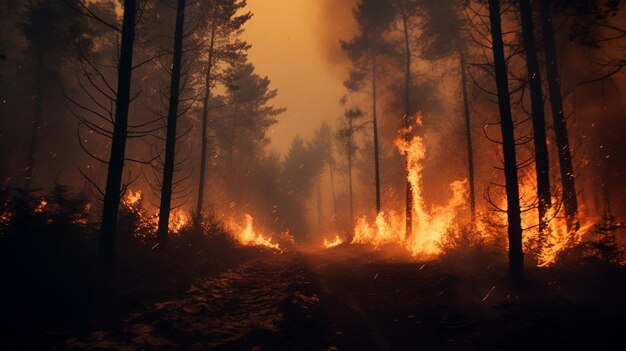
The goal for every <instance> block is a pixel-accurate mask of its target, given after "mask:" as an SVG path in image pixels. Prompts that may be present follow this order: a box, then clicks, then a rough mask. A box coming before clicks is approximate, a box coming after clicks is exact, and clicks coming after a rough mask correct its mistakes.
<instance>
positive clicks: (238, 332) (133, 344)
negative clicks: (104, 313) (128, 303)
mask: <svg viewBox="0 0 626 351" xmlns="http://www.w3.org/2000/svg"><path fill="white" fill-rule="evenodd" d="M303 262H304V261H303V260H302V256H301V255H299V254H296V253H287V254H274V255H271V256H269V257H266V258H265V259H261V260H254V261H250V262H247V263H245V264H242V265H241V266H239V267H237V268H235V269H232V270H230V271H227V272H225V273H224V274H222V275H220V276H218V277H215V278H213V279H207V280H202V281H198V282H197V283H196V284H194V285H193V286H192V287H191V288H190V289H189V290H188V291H187V293H186V294H185V296H183V297H182V298H180V299H176V300H171V301H165V302H161V303H158V304H156V305H155V306H154V307H153V308H152V309H150V310H149V311H143V312H138V313H135V314H133V315H131V316H129V317H128V318H127V319H125V320H122V321H120V325H119V326H117V327H116V328H114V329H113V330H110V331H95V332H93V333H91V335H89V336H88V337H86V338H72V339H70V340H69V341H68V345H67V346H68V347H69V348H73V349H98V348H107V349H108V348H114V349H122V350H137V349H193V350H201V349H235V350H246V349H248V350H249V349H254V348H258V349H261V348H263V349H277V348H278V349H282V348H286V349H315V350H318V349H321V348H323V347H324V345H322V344H323V340H322V338H321V336H322V331H321V329H320V324H319V322H320V319H321V318H320V315H319V313H320V310H319V307H318V304H319V298H318V296H317V295H316V294H315V291H314V290H315V289H314V287H313V284H312V279H311V277H310V274H309V273H310V272H308V271H306V269H305V267H304V265H303ZM303 335H304V337H303Z"/></svg>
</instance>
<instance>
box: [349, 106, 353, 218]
mask: <svg viewBox="0 0 626 351" xmlns="http://www.w3.org/2000/svg"><path fill="white" fill-rule="evenodd" d="M348 123H349V129H348V131H349V133H350V134H349V135H348V188H349V195H350V229H352V228H354V211H353V208H352V206H353V202H352V153H353V147H352V143H353V141H352V134H353V129H352V128H353V127H352V119H351V118H350V119H349V120H348Z"/></svg>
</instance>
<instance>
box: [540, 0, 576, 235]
mask: <svg viewBox="0 0 626 351" xmlns="http://www.w3.org/2000/svg"><path fill="white" fill-rule="evenodd" d="M541 29H542V32H543V49H544V53H545V61H546V71H547V74H548V91H549V93H550V103H551V107H552V120H553V124H554V134H555V135H556V144H557V147H558V154H559V164H560V169H561V187H562V197H563V207H564V209H565V217H566V223H567V230H568V231H570V232H571V231H576V230H578V228H579V226H580V224H579V222H578V203H577V201H576V186H575V183H574V168H573V167H572V156H571V153H570V147H569V138H568V136H567V123H566V121H565V115H564V113H563V97H562V95H561V89H560V83H559V73H558V68H557V64H558V61H557V57H556V49H555V45H554V29H553V28H552V18H551V14H550V1H548V0H541Z"/></svg>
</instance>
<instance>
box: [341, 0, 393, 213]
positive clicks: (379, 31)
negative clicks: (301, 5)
mask: <svg viewBox="0 0 626 351" xmlns="http://www.w3.org/2000/svg"><path fill="white" fill-rule="evenodd" d="M393 16H394V11H393V9H392V7H391V6H389V4H388V3H387V2H386V1H375V0H363V1H361V2H359V4H358V5H357V7H356V8H355V9H354V18H355V20H356V22H357V24H358V25H359V35H358V36H356V37H355V38H353V39H352V40H350V41H347V42H343V41H342V42H341V47H342V49H343V50H344V51H345V52H346V53H347V54H348V57H349V58H350V60H351V61H352V71H351V72H350V77H349V78H348V80H346V82H344V85H345V86H346V87H347V88H348V89H349V90H351V91H358V90H361V89H363V85H364V80H365V79H366V78H367V77H369V79H370V89H371V90H370V92H369V94H370V96H371V99H372V129H373V130H372V132H373V133H372V135H373V143H374V183H375V191H376V212H380V165H379V155H378V154H379V143H378V118H377V75H378V72H377V70H378V64H377V57H378V56H382V55H388V53H389V52H391V51H392V50H391V47H390V45H389V43H388V42H387V41H385V40H384V39H383V34H384V32H385V31H386V30H388V28H389V26H390V25H391V22H392V20H393Z"/></svg>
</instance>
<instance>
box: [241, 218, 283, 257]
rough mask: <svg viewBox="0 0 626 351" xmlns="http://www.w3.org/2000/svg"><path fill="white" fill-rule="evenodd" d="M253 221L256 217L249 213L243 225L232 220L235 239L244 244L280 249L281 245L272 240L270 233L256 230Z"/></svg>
mask: <svg viewBox="0 0 626 351" xmlns="http://www.w3.org/2000/svg"><path fill="white" fill-rule="evenodd" d="M253 222H254V219H253V218H252V216H251V215H249V214H247V213H246V215H245V220H244V224H243V225H240V224H237V223H235V222H234V221H232V220H231V223H230V227H231V230H232V233H233V237H234V238H235V240H237V241H238V242H239V243H240V244H242V245H244V246H266V247H269V248H272V249H276V250H280V245H278V243H274V242H272V238H271V237H270V236H269V235H263V234H261V233H259V232H258V231H257V230H255V228H254V226H253V224H254V223H253Z"/></svg>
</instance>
